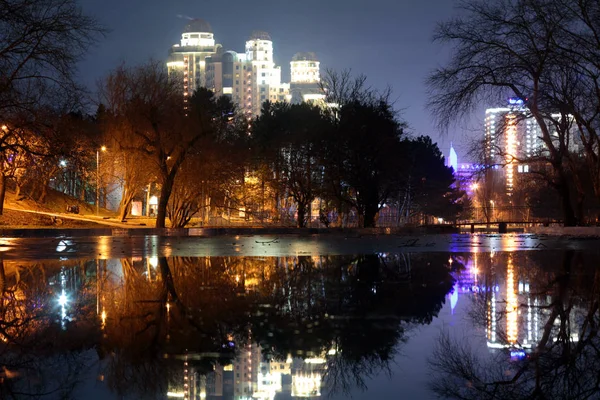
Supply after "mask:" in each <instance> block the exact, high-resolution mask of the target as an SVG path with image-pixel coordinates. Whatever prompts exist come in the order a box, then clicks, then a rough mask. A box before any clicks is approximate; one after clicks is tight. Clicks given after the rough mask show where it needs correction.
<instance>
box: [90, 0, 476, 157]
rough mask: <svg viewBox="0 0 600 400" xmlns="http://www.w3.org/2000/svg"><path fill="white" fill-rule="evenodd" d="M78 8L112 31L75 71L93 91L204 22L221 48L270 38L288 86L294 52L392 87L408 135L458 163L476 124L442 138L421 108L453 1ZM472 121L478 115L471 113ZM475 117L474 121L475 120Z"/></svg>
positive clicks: (313, 0) (127, 3)
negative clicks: (437, 32) (435, 38)
mask: <svg viewBox="0 0 600 400" xmlns="http://www.w3.org/2000/svg"><path fill="white" fill-rule="evenodd" d="M81 4H82V6H83V8H84V11H85V12H86V13H88V14H91V15H94V16H95V17H96V18H97V19H98V20H99V21H100V22H101V23H102V24H104V25H105V26H106V27H108V28H109V29H110V30H111V31H110V33H109V34H108V37H107V38H106V39H104V40H102V41H101V42H100V43H99V45H98V46H97V47H96V48H93V49H92V50H91V52H90V54H89V55H88V57H87V59H86V60H85V61H84V62H82V63H81V65H80V75H81V79H82V80H83V81H84V83H85V84H87V85H88V86H89V87H90V89H94V88H95V82H96V81H97V80H98V79H99V78H101V77H102V76H104V75H105V74H106V73H107V72H108V71H110V70H111V69H112V68H114V67H115V66H117V65H118V64H119V63H121V62H125V63H127V64H137V63H142V62H144V61H146V60H148V59H149V58H154V59H158V60H164V59H166V57H167V54H168V50H169V48H170V46H171V45H173V44H175V43H178V42H179V39H180V35H181V32H182V30H183V27H184V26H185V25H186V23H187V19H188V18H203V19H205V20H206V21H208V22H209V23H210V24H211V26H212V28H213V31H214V33H215V39H216V41H217V43H221V44H222V45H223V47H224V48H225V50H234V51H238V52H243V50H244V45H245V41H246V40H247V38H248V36H249V35H250V33H251V32H252V31H253V30H264V31H267V32H269V33H270V35H271V38H272V39H273V45H274V52H275V62H276V63H277V65H281V67H282V73H283V77H282V78H283V81H289V75H290V71H289V69H290V67H289V65H290V64H289V62H290V60H291V58H292V56H293V55H294V53H296V52H301V51H313V52H315V53H317V56H318V58H319V60H320V61H321V67H322V71H323V70H324V68H333V69H336V70H342V69H345V68H351V69H352V72H353V73H356V74H358V73H363V74H365V75H367V77H368V82H369V83H370V84H371V85H372V86H373V87H375V88H381V89H383V88H385V87H386V86H387V85H390V86H391V87H392V89H393V94H394V98H395V99H396V103H395V107H396V108H397V109H398V110H402V117H403V118H404V119H405V120H406V121H407V122H408V123H409V124H410V126H411V132H412V133H413V134H425V135H429V136H431V137H432V138H433V139H434V141H437V142H438V144H439V145H440V149H441V150H442V151H443V153H444V154H446V155H447V153H448V147H449V145H450V142H451V141H453V142H454V144H455V147H457V151H458V153H459V161H460V160H461V158H462V159H464V157H463V155H464V152H465V150H466V143H467V142H468V141H467V140H466V137H469V136H472V135H473V134H474V133H473V132H472V130H471V129H470V128H472V127H473V126H476V122H475V123H474V122H470V123H468V124H466V123H463V124H460V125H459V126H457V127H453V128H451V130H450V131H449V132H448V133H447V134H440V132H439V131H438V130H437V129H436V127H435V124H434V122H433V120H432V117H431V115H430V113H429V111H428V110H426V109H425V103H426V101H427V89H426V86H425V84H424V80H425V77H426V76H427V74H428V73H429V72H430V71H431V70H432V69H433V68H435V67H436V66H437V65H439V64H442V63H444V61H445V60H446V57H447V54H448V50H447V49H442V47H441V46H440V45H438V44H433V43H432V40H431V38H432V34H433V30H434V27H435V25H436V23H437V22H439V21H442V20H444V19H447V18H449V17H450V16H452V15H453V14H455V12H456V10H455V9H454V4H455V1H453V0H370V1H367V0H360V1H359V0H303V1H290V0H257V1H248V0H245V1H242V0H230V1H217V0H196V1H191V0H104V1H99V0H81ZM476 117H478V116H476ZM480 119H482V118H475V119H474V121H477V120H480Z"/></svg>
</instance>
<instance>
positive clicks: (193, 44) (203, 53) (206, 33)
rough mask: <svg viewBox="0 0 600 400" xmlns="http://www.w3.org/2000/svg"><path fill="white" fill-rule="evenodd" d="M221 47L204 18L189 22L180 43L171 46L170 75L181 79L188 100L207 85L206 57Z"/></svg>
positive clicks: (168, 63)
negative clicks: (198, 89)
mask: <svg viewBox="0 0 600 400" xmlns="http://www.w3.org/2000/svg"><path fill="white" fill-rule="evenodd" d="M221 48H222V46H221V45H220V44H217V43H215V38H214V34H213V31H212V28H211V26H210V24H209V23H208V22H206V21H204V20H202V19H195V20H193V21H191V22H190V23H189V24H187V25H186V26H185V28H184V29H183V33H182V34H181V41H180V42H179V44H175V45H173V46H172V47H171V50H170V52H169V58H168V61H167V68H168V71H169V75H170V76H172V77H173V78H175V79H179V80H180V81H181V83H182V91H183V95H184V97H185V99H186V101H187V98H188V97H189V96H191V95H192V94H193V93H194V91H195V90H196V89H197V88H199V87H203V86H206V58H207V57H210V56H212V55H214V54H216V53H217V52H218V51H219V50H220V49H221Z"/></svg>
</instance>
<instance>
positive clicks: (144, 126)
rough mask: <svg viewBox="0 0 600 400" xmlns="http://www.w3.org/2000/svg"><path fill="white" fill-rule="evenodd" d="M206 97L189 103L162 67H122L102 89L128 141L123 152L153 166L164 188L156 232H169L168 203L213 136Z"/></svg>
mask: <svg viewBox="0 0 600 400" xmlns="http://www.w3.org/2000/svg"><path fill="white" fill-rule="evenodd" d="M206 96H207V94H206V90H204V91H202V94H198V93H196V94H195V95H194V96H192V98H191V99H189V101H188V102H184V98H183V96H182V95H181V92H180V91H179V85H178V83H177V82H176V81H174V80H171V79H169V76H168V73H167V70H166V68H165V67H164V65H163V64H162V63H161V62H157V61H149V62H147V63H146V64H143V65H140V66H136V67H126V66H120V67H119V68H117V69H116V70H115V71H113V72H112V73H111V74H110V75H109V76H108V77H107V78H106V79H105V80H104V82H102V84H101V99H102V103H103V104H105V105H106V109H107V115H108V118H110V119H111V121H112V122H111V123H112V124H114V125H115V126H117V127H119V129H124V130H125V132H126V135H127V137H128V138H129V139H128V140H129V141H128V142H127V144H125V145H122V146H121V148H122V149H123V150H124V151H129V152H134V153H136V154H142V155H143V156H145V157H148V158H149V159H150V160H152V163H153V164H154V170H155V171H156V175H157V177H158V180H159V183H160V184H161V192H160V199H159V201H158V209H157V218H156V227H157V228H164V227H165V220H166V216H167V205H168V203H169V198H170V197H171V192H172V190H173V186H174V184H175V181H176V178H177V174H178V173H179V171H180V168H181V166H182V165H183V163H184V162H185V160H186V157H187V156H188V153H189V151H190V150H191V149H193V148H194V147H195V146H196V145H197V143H198V142H199V141H200V140H201V139H202V138H203V137H206V136H207V135H208V134H209V133H210V132H212V129H213V126H212V125H211V122H212V121H211V116H210V115H208V113H207V112H206V110H204V109H203V108H202V106H204V105H206V103H205V102H204V98H203V97H206ZM201 97H202V98H201ZM144 183H147V182H144Z"/></svg>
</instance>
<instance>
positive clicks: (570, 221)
mask: <svg viewBox="0 0 600 400" xmlns="http://www.w3.org/2000/svg"><path fill="white" fill-rule="evenodd" d="M558 191H559V193H560V197H561V205H562V211H563V225H564V226H576V225H577V218H576V217H575V212H574V211H573V205H572V204H571V191H570V190H569V186H568V185H567V184H565V183H563V184H560V185H559V186H558Z"/></svg>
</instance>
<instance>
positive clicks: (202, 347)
mask: <svg viewBox="0 0 600 400" xmlns="http://www.w3.org/2000/svg"><path fill="white" fill-rule="evenodd" d="M238 239H239V238H237V239H233V242H232V244H231V245H232V246H233V247H235V240H238ZM534 239H535V240H534ZM539 239H540V238H537V237H536V238H532V237H531V236H512V237H510V240H511V241H512V242H514V243H522V244H523V243H526V242H527V241H529V242H531V241H532V240H534V242H533V243H529V242H527V246H525V247H523V248H520V249H519V248H518V246H517V247H514V246H513V247H511V248H509V249H508V250H509V251H497V252H494V251H491V250H492V249H490V248H484V249H481V248H479V249H477V248H475V247H476V246H475V247H473V246H474V245H473V243H481V242H484V241H485V240H486V239H485V238H484V237H481V238H477V237H476V236H464V237H460V236H456V237H454V238H453V239H452V240H454V241H456V242H457V243H463V242H467V243H470V244H471V247H468V246H464V247H460V246H454V248H452V249H450V251H447V250H445V249H444V248H442V249H439V248H438V249H436V251H431V252H429V251H427V246H426V245H425V246H422V247H421V248H419V249H418V251H417V250H416V247H417V246H416V243H413V242H410V241H407V240H405V239H402V240H401V242H402V243H400V245H396V246H392V245H388V246H387V247H386V249H385V251H377V249H376V247H377V245H376V242H374V244H370V245H369V246H371V245H372V246H374V248H373V250H372V251H369V252H365V251H364V247H360V246H358V245H357V246H356V247H355V248H357V249H363V251H360V252H359V251H357V254H352V247H350V248H349V249H346V250H345V251H343V252H342V251H336V253H338V254H336V255H333V254H328V251H327V245H326V244H327V243H326V241H325V242H322V243H320V245H319V247H318V249H319V251H318V252H317V253H320V254H315V252H312V254H310V255H301V253H302V252H299V253H300V254H295V255H279V256H273V255H270V254H269V253H267V254H266V255H260V253H261V252H262V250H261V251H260V252H258V251H257V252H256V253H258V254H254V253H253V254H252V255H239V256H236V255H235V254H233V255H218V256H214V255H213V256H208V255H206V254H207V253H208V252H204V253H205V254H202V253H201V252H197V253H196V254H195V255H194V256H192V255H190V254H187V253H186V254H184V255H175V256H174V255H173V253H175V254H177V252H176V251H169V252H168V253H170V255H169V256H168V257H165V256H164V255H165V254H164V253H165V252H164V251H162V250H160V249H162V248H161V246H160V244H161V239H160V238H152V239H151V240H150V239H144V240H146V241H147V240H150V241H151V242H152V243H154V245H155V250H154V252H155V255H154V256H148V255H149V254H150V253H151V252H152V250H151V249H152V246H149V247H148V251H147V252H146V251H144V252H142V253H144V254H138V253H136V252H126V251H124V250H123V251H122V256H121V257H118V256H116V255H115V253H118V252H119V251H121V250H118V249H117V250H115V248H113V247H111V246H109V245H107V244H106V243H105V244H104V246H105V247H106V249H105V254H106V253H108V252H109V251H108V249H109V248H112V253H110V257H106V256H102V255H101V254H100V255H99V256H102V257H101V258H99V259H96V258H94V257H84V258H78V253H77V251H74V252H71V251H69V246H71V247H74V248H75V250H77V247H76V245H74V244H73V243H72V242H70V241H69V242H65V241H62V242H61V240H57V243H58V245H57V247H56V249H55V252H51V253H48V254H46V257H41V255H39V257H38V258H37V259H35V258H32V257H22V259H19V257H18V254H19V253H18V252H17V253H15V254H12V255H11V256H10V257H4V259H3V261H1V263H0V290H1V291H2V299H1V303H0V339H1V341H0V398H17V399H20V398H43V399H54V398H60V399H64V398H73V399H80V398H83V399H86V400H91V399H138V398H142V399H154V398H182V399H205V398H206V399H238V400H242V399H291V398H315V399H316V398H330V399H345V398H349V397H352V398H355V399H369V400H373V399H396V398H405V399H428V398H437V397H441V398H466V399H485V398H490V399H520V398H540V399H541V398H545V399H579V398H581V399H585V398H598V397H599V395H600V388H599V385H600V376H599V375H598V371H600V339H599V338H598V328H599V326H600V312H599V308H598V306H599V304H600V269H599V268H598V266H600V249H599V248H598V246H597V241H593V242H589V243H590V244H591V245H587V246H586V245H582V243H581V241H578V242H577V243H578V245H577V246H576V248H569V246H562V247H561V246H556V247H558V248H561V249H560V250H552V249H551V248H548V246H547V245H543V246H539V245H537V244H536V243H543V242H544V240H543V238H542V239H541V242H540V241H539ZM197 240H200V239H197ZM399 240H400V239H399ZM428 240H429V239H428ZM444 240H446V239H444ZM246 241H247V243H251V242H253V243H254V244H255V245H256V246H257V248H260V249H262V248H264V247H265V246H267V247H268V246H270V244H273V245H274V247H275V244H276V241H273V239H270V240H262V239H261V240H250V238H246ZM426 242H427V240H425V239H422V241H421V243H424V244H425V243H426ZM11 243H12V245H13V248H14V242H11ZM31 243H34V242H33V241H32V242H31ZM40 243H47V241H46V242H44V241H41V242H40ZM87 243H88V244H89V243H95V242H94V240H88V241H87ZM227 243H228V242H227V241H226V240H225V241H222V244H223V245H225V244H227ZM411 243H412V246H411ZM546 243H548V242H546ZM530 244H531V246H530ZM90 246H91V245H90ZM290 246H293V244H290ZM170 247H171V248H172V249H173V250H176V248H175V247H174V246H170ZM411 247H412V248H411ZM509 247H510V246H509ZM91 248H93V246H91ZM156 249H159V250H156ZM390 249H395V251H390ZM534 249H535V250H534ZM30 250H31V251H30V252H26V254H30V253H31V252H35V249H34V248H31V249H30ZM501 250H502V249H501ZM504 250H506V249H504ZM233 252H234V253H235V249H234V250H233ZM90 253H91V251H90ZM284 253H285V252H284ZM7 255H8V254H7ZM42 259H45V260H44V261H42Z"/></svg>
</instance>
